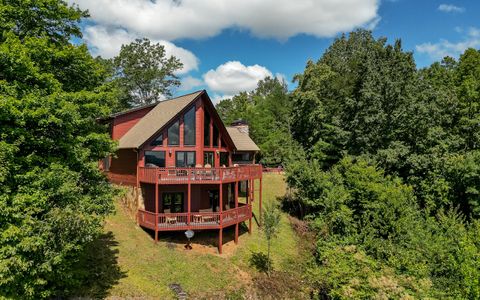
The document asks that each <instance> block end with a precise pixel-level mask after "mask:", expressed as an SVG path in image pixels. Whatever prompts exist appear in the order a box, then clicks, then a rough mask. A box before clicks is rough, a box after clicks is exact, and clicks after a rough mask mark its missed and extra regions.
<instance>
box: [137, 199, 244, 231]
mask: <svg viewBox="0 0 480 300" xmlns="http://www.w3.org/2000/svg"><path fill="white" fill-rule="evenodd" d="M251 216H252V206H251V205H250V204H248V205H245V204H243V205H241V206H239V207H238V208H232V209H228V210H225V211H223V212H221V213H220V212H190V213H159V214H157V216H156V217H157V227H158V230H159V231H167V230H187V229H215V228H223V227H227V226H230V225H233V224H236V223H240V222H243V221H245V220H248V219H249V218H251ZM138 222H139V224H140V225H141V226H143V227H147V228H150V229H155V213H154V212H149V211H145V210H139V211H138Z"/></svg>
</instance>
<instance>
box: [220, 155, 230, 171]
mask: <svg viewBox="0 0 480 300" xmlns="http://www.w3.org/2000/svg"><path fill="white" fill-rule="evenodd" d="M220 166H226V167H228V153H227V152H220Z"/></svg>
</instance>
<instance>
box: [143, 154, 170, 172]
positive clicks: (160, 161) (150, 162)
mask: <svg viewBox="0 0 480 300" xmlns="http://www.w3.org/2000/svg"><path fill="white" fill-rule="evenodd" d="M145 167H159V168H165V151H145Z"/></svg>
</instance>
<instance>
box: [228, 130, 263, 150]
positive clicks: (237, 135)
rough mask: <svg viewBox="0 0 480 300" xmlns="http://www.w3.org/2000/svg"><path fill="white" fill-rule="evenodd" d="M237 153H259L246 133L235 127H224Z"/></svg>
mask: <svg viewBox="0 0 480 300" xmlns="http://www.w3.org/2000/svg"><path fill="white" fill-rule="evenodd" d="M226 128H227V131H228V134H229V135H230V137H231V138H232V141H233V144H235V148H236V149H237V151H260V148H258V146H257V145H256V144H255V142H254V141H252V139H251V138H250V136H249V135H248V133H247V132H245V131H243V130H241V129H239V128H237V127H226Z"/></svg>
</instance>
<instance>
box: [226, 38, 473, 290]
mask: <svg viewBox="0 0 480 300" xmlns="http://www.w3.org/2000/svg"><path fill="white" fill-rule="evenodd" d="M295 82H296V83H297V84H298V86H297V87H296V88H295V89H294V90H293V91H292V92H288V91H287V89H286V84H285V83H284V82H281V81H280V80H278V79H271V78H269V79H266V80H264V81H261V82H260V83H259V84H258V88H257V89H256V90H255V91H252V92H249V93H241V94H239V95H236V96H235V97H233V98H232V99H230V100H225V101H222V102H220V103H219V104H218V105H217V108H218V110H219V112H220V114H221V116H222V117H223V119H224V120H225V121H226V122H229V121H231V120H233V119H236V118H243V119H245V120H247V121H248V122H249V123H250V126H251V133H252V135H253V138H254V139H255V141H256V142H257V143H258V144H259V146H260V148H261V162H262V163H263V164H264V165H269V166H276V165H283V166H285V167H286V180H287V183H288V185H289V186H290V188H291V193H290V194H289V195H287V196H286V197H285V199H283V202H282V207H283V208H284V209H285V210H287V211H289V212H290V213H291V214H292V215H294V216H297V217H299V218H301V219H304V220H306V221H307V222H308V224H309V227H310V229H311V231H312V232H313V233H314V235H315V247H314V250H313V253H312V263H311V265H309V268H308V270H307V272H306V274H305V278H306V280H307V281H308V282H310V283H311V285H312V287H314V289H315V290H316V292H315V293H316V296H317V297H319V298H321V299H325V298H331V299H342V298H354V299H359V298H381V299H397V298H402V299H407V298H412V297H413V298H422V299H425V298H436V299H445V298H451V299H478V298H480V220H479V217H480V190H479V189H480V148H479V146H480V52H479V51H478V50H476V49H468V50H466V51H465V52H464V53H463V54H462V55H461V56H460V57H458V58H452V57H445V58H444V59H443V60H442V61H440V62H435V63H434V64H432V65H431V66H429V67H426V68H421V69H419V68H417V66H416V64H415V61H414V59H413V53H411V52H408V51H404V50H403V49H402V45H401V41H400V40H397V41H395V42H394V43H393V44H390V43H388V42H387V40H386V39H385V38H375V37H374V36H373V35H372V33H371V32H369V31H365V30H357V31H354V32H351V33H350V34H348V35H343V36H341V37H339V38H337V39H336V40H335V41H334V42H333V44H332V45H331V46H330V47H329V48H328V49H327V50H326V51H325V53H323V55H321V57H320V58H319V59H318V61H316V62H314V61H309V62H307V65H306V67H305V70H304V71H303V73H301V74H298V75H297V76H296V77H295Z"/></svg>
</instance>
